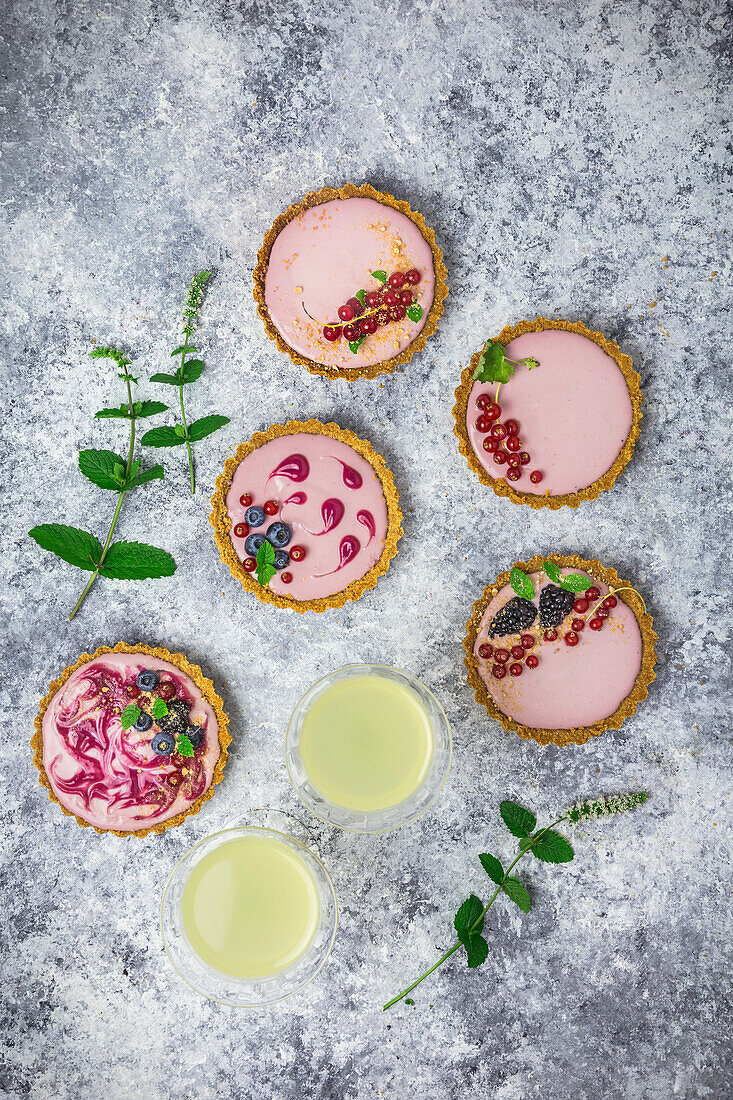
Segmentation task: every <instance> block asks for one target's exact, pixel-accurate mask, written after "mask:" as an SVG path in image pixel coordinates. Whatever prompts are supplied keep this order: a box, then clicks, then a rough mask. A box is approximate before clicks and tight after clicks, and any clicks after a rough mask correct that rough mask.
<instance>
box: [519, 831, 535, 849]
mask: <svg viewBox="0 0 733 1100" xmlns="http://www.w3.org/2000/svg"><path fill="white" fill-rule="evenodd" d="M533 844H534V836H533V835H532V834H530V835H529V836H523V837H522V838H521V839H520V841H519V851H520V852H526V850H527V848H531V847H532V845H533Z"/></svg>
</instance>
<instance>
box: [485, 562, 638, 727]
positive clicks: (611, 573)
mask: <svg viewBox="0 0 733 1100" xmlns="http://www.w3.org/2000/svg"><path fill="white" fill-rule="evenodd" d="M544 561H554V562H555V563H556V564H557V565H560V566H565V567H568V566H569V567H571V568H574V569H582V570H583V572H585V573H589V574H590V576H591V577H593V578H594V580H599V581H603V582H604V584H607V585H608V586H609V588H615V589H618V588H623V587H626V586H628V585H629V582H628V581H624V580H621V578H620V577H619V575H618V573H617V572H616V570H615V569H609V568H607V567H606V566H603V565H601V563H600V562H599V561H596V560H595V559H594V558H589V559H586V558H580V557H578V556H577V554H569V555H562V554H546V555H542V554H535V556H534V557H533V558H531V559H530V560H529V561H528V562H524V561H518V562H515V563H514V564H515V565H516V566H517V568H518V569H521V570H523V572H525V573H536V572H539V571H541V569H542V563H543V562H544ZM509 578H510V571H509V570H507V572H506V573H500V574H499V576H498V577H497V578H496V581H495V582H494V583H493V584H489V585H487V587H486V588H485V589H484V591H483V595H482V596H480V598H479V599H478V600H476V603H475V604H474V605H473V612H472V614H471V618H470V619H469V620H468V623H467V624H466V637H465V639H464V642H463V647H464V649H465V650H466V657H465V664H466V668H467V669H468V682H469V684H470V685H471V687H472V688H473V690H474V693H475V695H476V702H477V703H480V704H481V705H482V706H484V707H486V709H487V711H488V712H489V715H490V717H491V718H495V719H496V721H497V722H500V723H501V724H502V726H503V727H504V729H505V730H506V731H507V732H509V731H513V732H514V733H518V734H519V736H520V737H523V738H524V739H525V741H529V740H532V741H537V742H538V743H539V744H540V745H549V744H552V745H583V744H585V742H586V741H589V740H590V739H591V737H598V736H599V735H600V734H602V733H603V732H604V731H605V730H607V729H618V728H619V726H620V725H621V723H622V722H623V721H624V719H625V718H630V717H631V715H632V714H634V712H635V711H636V708H637V706H638V705H639V703H640V702H641V701H642V699H646V697H647V692H648V688H649V685H650V684H651V683H652V682H653V681H654V679H655V678H656V677H655V672H654V666H655V664H656V661H657V654H656V650H655V648H654V643H655V642H656V640H657V635H656V634H655V632H654V629H653V622H652V617H651V615H650V614H649V613H648V612H647V611H645V610H644V605H643V604H642V602H641V600H640V599H639V597H638V596H637V594H636V593H635V592H624V593H623V595H621V594H618V595H617V597H616V598H617V599H619V600H622V601H623V603H625V604H626V605H627V607H629V608H630V609H631V611H632V612H633V614H634V617H635V618H636V621H637V622H638V624H639V629H640V631H641V640H642V651H641V668H640V669H639V672H638V674H637V677H636V680H635V682H634V686H633V688H632V689H631V691H630V692H629V694H628V695H627V696H626V698H625V699H624V700H622V702H621V704H620V705H619V707H618V708H617V709H616V710H615V711H614V712H613V714H611V715H609V716H608V717H607V718H603V719H602V720H601V721H599V722H594V723H593V725H591V726H576V727H574V728H572V729H563V730H557V729H538V728H536V727H533V726H523V725H522V724H521V723H519V722H515V721H514V719H512V718H509V717H508V715H506V714H504V712H503V711H502V710H499V708H498V707H497V705H496V703H495V702H494V700H493V699H492V698H491V696H490V695H489V693H488V690H487V688H486V684H485V683H484V681H483V680H482V679H481V676H480V674H479V671H478V661H477V660H476V657H475V655H474V652H473V649H474V646H475V644H476V637H477V634H478V630H479V626H480V624H481V619H482V617H483V614H484V612H485V610H486V608H487V606H488V604H489V603H490V602H491V600H492V599H493V598H494V596H496V594H497V593H498V592H499V591H500V590H501V589H502V588H504V586H505V585H507V584H509Z"/></svg>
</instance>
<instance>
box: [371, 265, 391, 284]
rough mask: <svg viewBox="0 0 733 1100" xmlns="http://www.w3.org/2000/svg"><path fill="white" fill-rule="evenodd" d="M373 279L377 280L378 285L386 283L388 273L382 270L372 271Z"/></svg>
mask: <svg viewBox="0 0 733 1100" xmlns="http://www.w3.org/2000/svg"><path fill="white" fill-rule="evenodd" d="M372 278H374V279H376V280H377V282H378V283H386V282H387V272H386V271H382V269H381V268H380V269H379V270H378V271H372Z"/></svg>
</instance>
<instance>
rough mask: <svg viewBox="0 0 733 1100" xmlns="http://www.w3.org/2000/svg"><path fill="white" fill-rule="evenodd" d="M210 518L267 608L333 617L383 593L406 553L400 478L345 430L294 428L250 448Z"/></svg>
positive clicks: (224, 478) (229, 558) (229, 475)
mask: <svg viewBox="0 0 733 1100" xmlns="http://www.w3.org/2000/svg"><path fill="white" fill-rule="evenodd" d="M211 503H212V506H213V510H212V513H211V516H210V521H211V524H212V525H213V527H214V537H215V539H216V544H217V546H218V547H219V554H220V557H221V560H222V561H223V562H224V563H225V565H228V566H229V569H230V571H231V573H232V574H233V576H235V577H237V578H238V579H239V580H240V581H241V582H242V585H243V587H244V588H246V589H248V590H249V591H250V592H254V594H255V595H256V596H258V597H259V598H260V599H261V600H265V601H267V602H269V603H274V604H276V606H278V607H289V608H294V609H295V610H296V611H306V610H309V609H310V610H312V611H325V610H326V609H327V608H329V607H341V606H342V605H343V604H344V603H345V602H346V601H347V600H356V599H358V598H359V597H360V596H361V595H362V593H363V592H364V591H365V590H366V589H367V588H373V587H374V585H375V584H376V583H377V578H378V577H379V576H380V574H382V573H385V572H386V571H387V569H388V567H389V563H390V561H391V559H392V558H393V557H394V555H395V554H396V553H397V541H398V539H399V538H400V537H401V535H402V512H401V511H400V506H399V498H398V495H397V489H396V488H395V484H394V479H393V478H392V474H391V473H390V471H389V470H388V469H387V466H386V464H385V462H384V459H383V458H382V457H381V455H378V454H377V453H376V451H374V450H373V448H372V447H371V446H370V444H369V443H367V442H365V441H364V440H363V439H358V438H357V436H355V435H354V434H353V432H349V431H345V430H344V429H342V428H339V426H338V425H337V424H322V423H321V422H320V421H319V420H307V421H300V420H290V421H288V423H287V424H273V425H272V426H271V427H270V428H268V429H267V431H265V432H256V433H255V434H254V435H253V436H252V438H251V439H250V440H249V441H248V442H246V443H241V444H240V446H239V447H238V449H237V452H236V454H235V455H234V456H233V457H232V458H229V459H227V462H226V465H225V467H224V473H223V474H221V475H220V476H219V477H218V478H217V482H216V492H215V493H214V496H213V497H212V500H211Z"/></svg>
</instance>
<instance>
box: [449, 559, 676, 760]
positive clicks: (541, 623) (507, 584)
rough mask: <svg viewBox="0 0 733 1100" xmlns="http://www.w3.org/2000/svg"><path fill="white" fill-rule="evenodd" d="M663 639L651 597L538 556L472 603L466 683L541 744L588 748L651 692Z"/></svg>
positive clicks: (604, 575) (580, 562)
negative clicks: (647, 605)
mask: <svg viewBox="0 0 733 1100" xmlns="http://www.w3.org/2000/svg"><path fill="white" fill-rule="evenodd" d="M568 578H570V579H568ZM656 637H657V636H656V634H655V633H654V630H653V629H652V619H651V616H650V615H649V614H648V613H647V611H646V609H645V607H644V603H643V600H642V599H641V597H640V596H639V594H638V593H637V592H636V591H635V590H634V589H633V588H632V587H631V585H630V584H629V583H628V582H627V581H623V580H621V579H620V578H619V576H618V574H617V573H616V572H615V571H614V570H613V569H607V568H604V566H602V565H601V564H600V562H597V561H585V560H584V559H583V558H578V557H575V556H572V557H561V556H559V555H557V554H550V555H549V556H548V557H547V558H542V557H534V558H532V560H531V561H529V562H526V563H525V562H517V564H516V565H515V566H514V567H513V569H512V570H511V572H510V573H502V574H501V575H500V576H499V577H498V578H497V580H496V582H495V583H494V584H491V585H489V586H488V587H487V588H486V589H485V590H484V593H483V595H482V596H481V598H480V599H479V600H477V601H476V603H475V604H474V607H473V614H472V615H471V619H470V621H469V622H468V625H467V635H466V639H465V642H464V647H465V650H466V667H467V668H468V682H469V684H470V685H471V687H473V689H474V691H475V693H476V701H477V702H478V703H481V704H483V705H484V706H485V707H486V709H487V711H488V712H489V714H490V715H491V717H492V718H496V719H497V721H499V722H501V724H502V726H503V727H504V729H505V730H514V732H515V733H518V734H519V736H520V737H524V738H532V739H533V740H535V741H538V742H539V743H540V744H542V745H546V744H548V743H552V744H555V745H566V744H576V745H581V744H583V743H584V742H585V741H588V740H589V739H590V738H591V737H596V736H597V735H598V734H600V733H603V731H604V730H606V729H618V727H619V726H620V725H621V723H622V722H623V720H624V718H627V717H629V715H632V714H633V713H634V712H635V710H636V707H637V704H638V703H639V702H640V701H641V700H642V699H645V698H646V695H647V688H648V686H649V684H650V683H651V682H652V681H653V680H654V665H655V662H656V653H655V650H654V643H655V640H656Z"/></svg>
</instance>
